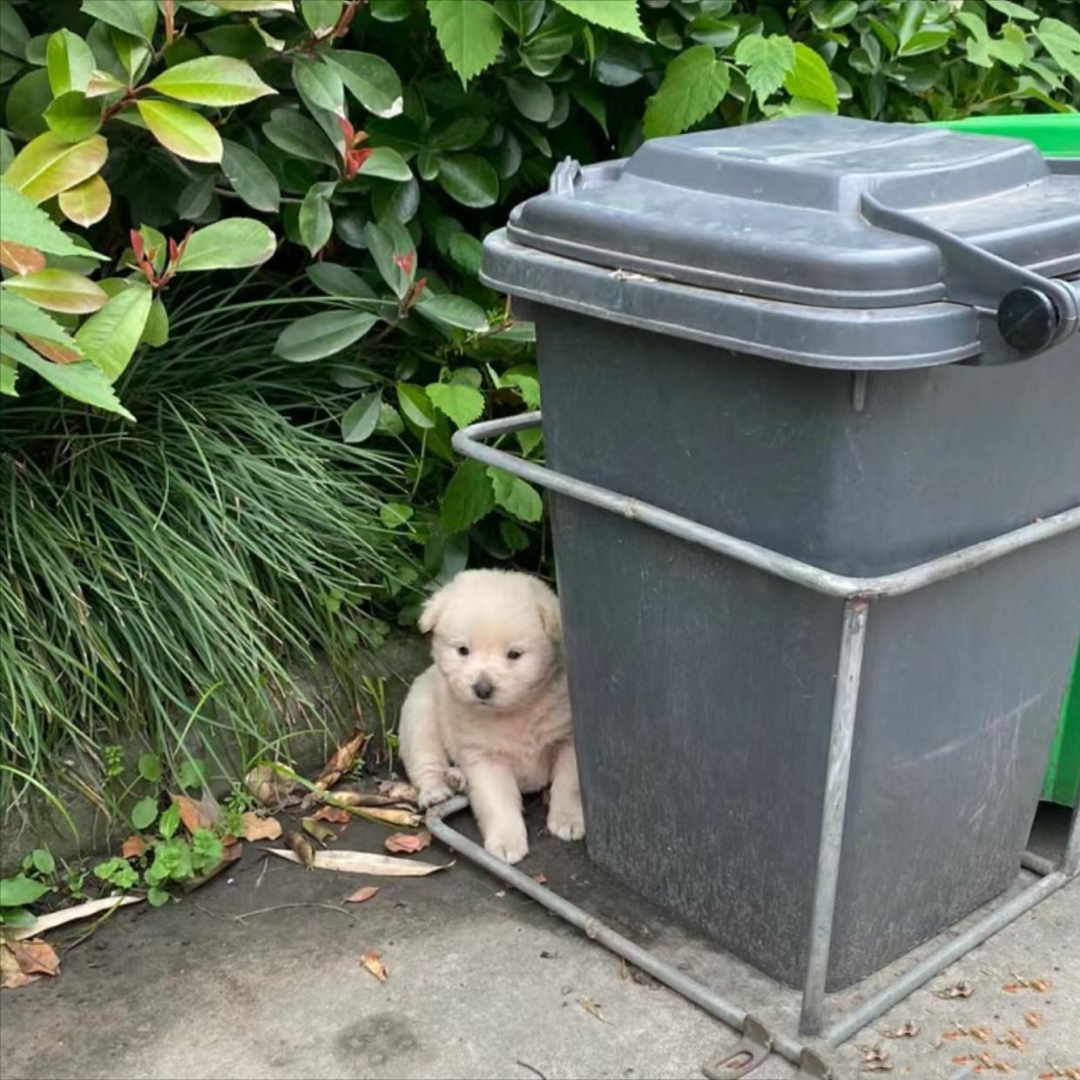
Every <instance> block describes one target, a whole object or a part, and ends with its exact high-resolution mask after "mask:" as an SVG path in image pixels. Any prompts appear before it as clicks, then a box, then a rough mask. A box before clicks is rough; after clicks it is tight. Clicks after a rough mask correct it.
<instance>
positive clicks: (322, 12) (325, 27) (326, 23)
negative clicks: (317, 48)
mask: <svg viewBox="0 0 1080 1080" xmlns="http://www.w3.org/2000/svg"><path fill="white" fill-rule="evenodd" d="M300 14H301V15H303V16H304V22H306V23H307V24H308V27H309V28H310V29H311V32H312V33H313V34H314V35H315V36H316V37H317V38H319V37H325V36H326V34H327V33H328V32H329V31H330V30H333V28H334V27H335V25H337V21H338V18H339V17H340V15H341V0H300Z"/></svg>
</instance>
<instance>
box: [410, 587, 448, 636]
mask: <svg viewBox="0 0 1080 1080" xmlns="http://www.w3.org/2000/svg"><path fill="white" fill-rule="evenodd" d="M449 591H450V586H449V585H444V586H443V587H442V588H441V589H440V590H439V591H438V592H437V593H433V594H432V595H431V596H429V597H428V598H427V603H425V604H424V607H423V610H422V611H421V612H420V619H419V621H418V623H417V625H418V626H419V627H420V633H422V634H430V633H431V632H432V630H434V629H435V627H436V626H437V625H438V623H439V619H440V618H442V613H443V612H444V611H445V610H446V602H447V599H448V595H447V594H448V593H449Z"/></svg>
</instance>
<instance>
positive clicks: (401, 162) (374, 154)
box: [358, 146, 412, 183]
mask: <svg viewBox="0 0 1080 1080" xmlns="http://www.w3.org/2000/svg"><path fill="white" fill-rule="evenodd" d="M358 175H360V176H371V177H380V178H382V179H384V180H396V181H397V182H398V183H403V182H404V181H406V180H411V179H412V170H411V169H410V168H409V166H408V165H406V164H405V159H404V158H403V157H402V156H401V155H400V154H399V153H398V152H397V151H396V150H392V149H391V148H390V147H389V146H377V147H375V149H374V150H372V151H371V154H370V155H369V156H368V157H367V158H365V160H364V163H363V164H362V165H361V166H360V170H359V173H358Z"/></svg>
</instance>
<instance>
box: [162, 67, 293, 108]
mask: <svg viewBox="0 0 1080 1080" xmlns="http://www.w3.org/2000/svg"><path fill="white" fill-rule="evenodd" d="M150 89H152V90H156V91H157V92H158V93H159V94H164V95H165V96H166V97H171V98H176V99H177V101H186V102H188V104H190V105H216V106H219V107H228V106H232V105H244V104H246V103H247V102H249V101H255V100H256V99H257V98H261V97H266V96H267V95H268V94H275V93H277V91H276V90H274V88H273V87H271V86H267V85H266V83H264V82H263V81H262V79H260V78H259V76H258V75H257V74H256V73H255V69H254V68H253V67H252V66H251V65H250V64H248V63H247V62H246V61H244V60H237V59H235V58H234V57H232V56H200V57H199V58H198V59H197V60H188V61H187V62H186V63H184V64H177V65H176V66H175V67H171V68H166V69H165V70H164V71H163V72H162V73H161V74H160V75H158V76H157V78H156V79H154V80H153V81H152V82H151V83H150Z"/></svg>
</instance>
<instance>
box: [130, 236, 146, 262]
mask: <svg viewBox="0 0 1080 1080" xmlns="http://www.w3.org/2000/svg"><path fill="white" fill-rule="evenodd" d="M128 240H129V242H130V243H131V250H132V251H134V252H135V258H136V259H138V260H139V261H140V262H141V261H142V258H143V256H144V255H145V254H146V241H145V240H143V238H142V233H141V232H139V230H138V229H130V230H129V231H128Z"/></svg>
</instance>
